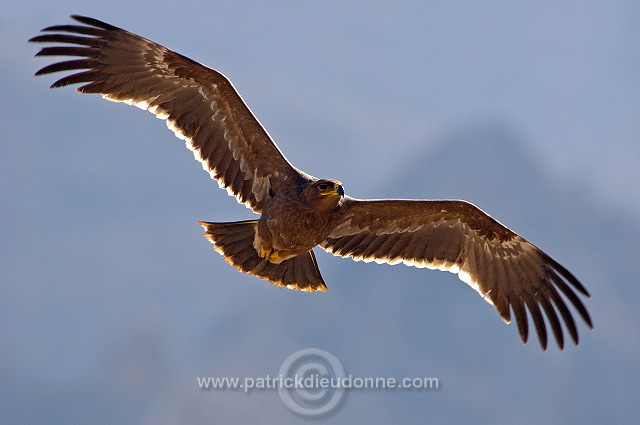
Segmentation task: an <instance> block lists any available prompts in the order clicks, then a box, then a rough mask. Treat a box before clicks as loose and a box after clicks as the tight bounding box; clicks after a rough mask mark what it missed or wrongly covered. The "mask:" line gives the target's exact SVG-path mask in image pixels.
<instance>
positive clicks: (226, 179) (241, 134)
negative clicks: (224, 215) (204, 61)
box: [30, 16, 302, 212]
mask: <svg viewBox="0 0 640 425" xmlns="http://www.w3.org/2000/svg"><path fill="white" fill-rule="evenodd" d="M73 19H75V20H76V21H78V22H81V23H83V24H85V25H86V26H82V25H58V26H53V27H49V28H46V29H45V30H44V31H46V32H47V34H44V35H40V36H37V37H34V38H32V39H31V40H30V41H32V42H37V43H58V44H59V45H56V46H51V47H44V48H42V50H40V52H38V54H37V56H76V57H77V56H79V57H82V58H87V59H79V60H78V59H74V60H69V61H63V62H59V63H55V64H52V65H49V66H46V67H44V68H42V69H41V70H40V71H38V73H37V75H42V74H48V73H52V72H58V71H75V70H80V69H87V71H84V72H80V73H75V74H71V75H69V76H67V77H63V78H61V79H59V80H58V81H56V82H55V83H54V84H53V85H52V87H62V86H65V85H68V84H76V83H88V84H86V85H84V86H82V87H80V88H79V89H78V90H79V91H81V92H83V93H101V94H102V95H103V97H105V98H107V99H109V100H113V101H117V102H127V103H131V104H134V105H136V106H139V107H142V108H144V109H149V110H150V111H152V112H154V113H155V114H156V116H158V117H159V118H163V119H167V118H168V121H167V125H168V126H169V127H170V128H171V129H172V130H173V131H174V132H175V133H176V135H177V136H178V137H180V138H183V139H186V140H187V146H188V147H190V148H192V150H193V152H194V156H195V157H196V159H197V160H199V161H200V162H201V163H202V164H203V168H205V170H206V171H208V172H209V173H210V174H211V175H212V177H213V178H215V179H217V180H218V183H219V184H220V185H221V186H222V187H224V188H226V189H227V190H228V191H229V193H230V194H232V195H234V196H236V197H237V198H238V200H239V201H240V202H242V203H244V204H246V205H247V206H249V207H250V208H252V209H253V210H254V211H256V212H260V211H262V209H264V207H265V205H266V204H267V203H268V202H269V200H270V199H271V198H272V196H274V195H275V193H276V192H277V191H278V189H279V188H280V187H281V186H282V185H283V184H284V181H285V179H290V180H289V181H292V180H299V179H300V178H302V174H301V173H300V172H299V171H298V170H297V169H295V168H294V167H293V166H292V165H291V164H290V163H289V162H288V161H287V160H286V158H285V157H284V156H283V155H282V153H281V152H280V150H279V149H278V147H277V146H276V145H275V144H274V143H273V141H272V140H271V138H270V137H269V135H268V134H267V132H266V131H265V130H264V128H263V127H262V126H261V124H260V123H259V122H258V120H257V119H256V118H255V117H254V116H253V114H252V113H251V111H250V110H249V108H248V107H247V106H246V105H245V104H244V102H243V100H242V98H241V97H240V96H239V95H238V93H237V92H236V91H235V89H234V88H233V86H232V85H231V83H230V82H229V80H227V78H226V77H224V76H223V75H222V74H220V73H219V72H217V71H215V70H213V69H210V68H207V67H206V66H204V65H201V64H199V63H197V62H195V61H193V60H191V59H189V58H187V57H185V56H182V55H180V54H178V53H176V52H173V51H171V50H169V49H167V48H165V47H163V46H161V45H159V44H157V43H154V42H153V41H150V40H147V39H145V38H143V37H140V36H138V35H136V34H133V33H130V32H128V31H125V30H123V29H120V28H117V27H115V26H113V25H109V24H107V23H105V22H101V21H98V20H96V19H92V18H87V17H81V16H73ZM87 35H89V36H91V37H87ZM79 46H83V47H79ZM84 46H86V47H84ZM205 123H206V124H205ZM212 123H213V128H209V127H211V126H212V125H211V124H212ZM205 125H206V126H207V129H206V131H200V127H201V126H205ZM211 155H215V156H211ZM241 166H242V167H241ZM256 179H260V181H258V182H256V181H255V180H256Z"/></svg>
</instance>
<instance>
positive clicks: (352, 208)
mask: <svg viewBox="0 0 640 425" xmlns="http://www.w3.org/2000/svg"><path fill="white" fill-rule="evenodd" d="M343 211H344V212H343V214H342V215H341V216H340V218H339V219H338V220H337V223H336V226H335V228H334V229H333V230H332V231H331V233H330V234H329V235H328V237H327V238H326V240H324V241H323V242H322V243H321V244H320V246H321V247H322V248H324V249H325V250H327V251H329V252H331V253H332V254H334V255H338V256H342V257H352V258H353V259H354V260H357V261H359V260H362V261H367V262H369V261H375V262H377V263H389V264H396V263H400V262H402V263H405V264H407V265H410V266H416V267H427V268H430V269H439V270H446V271H449V272H452V273H456V274H458V276H459V278H460V279H461V280H462V281H464V282H466V283H467V284H469V285H470V286H471V287H472V288H473V289H475V290H476V291H478V293H480V295H481V296H482V297H483V298H484V299H485V300H487V301H488V302H489V303H490V304H493V305H494V306H495V307H496V309H497V310H498V312H499V314H500V316H501V317H502V319H503V320H504V321H505V322H507V323H509V322H510V320H511V314H510V308H511V310H512V311H513V314H514V316H515V318H516V321H517V323H518V330H519V333H520V337H521V338H522V341H523V342H524V343H526V342H527V337H528V332H529V331H528V320H527V313H526V310H528V311H529V314H530V316H531V318H532V319H533V323H534V325H535V327H536V330H537V333H538V337H539V340H540V345H541V346H542V348H543V349H546V347H547V331H546V327H545V322H544V319H543V315H546V317H547V321H548V322H549V324H550V326H551V329H552V330H553V333H554V335H555V338H556V340H557V342H558V346H559V347H560V349H562V348H563V347H564V338H563V331H562V326H561V324H560V320H559V318H558V314H557V312H559V315H560V317H561V318H562V321H563V322H564V325H565V326H566V328H567V330H568V331H569V333H570V335H571V337H572V339H573V341H574V342H575V343H576V344H578V331H577V328H576V324H575V322H574V320H573V317H572V315H571V313H570V311H569V308H568V307H567V304H566V302H565V299H564V298H566V299H567V300H569V302H570V303H571V304H572V305H573V306H574V307H575V309H576V310H577V311H578V313H579V314H580V316H581V317H582V318H583V319H584V321H585V322H586V323H587V324H588V325H589V327H592V323H591V318H590V317H589V313H588V312H587V310H586V308H585V307H584V305H583V304H582V302H581V300H580V299H579V298H578V296H577V294H576V290H577V291H578V292H580V293H582V294H583V295H586V296H589V294H588V292H587V290H586V289H585V288H584V287H583V286H582V284H581V283H580V282H579V281H578V280H577V279H576V278H575V277H574V276H573V275H572V274H571V273H570V272H569V271H567V269H565V268H564V267H563V266H561V265H560V264H558V263H557V262H556V261H555V260H553V259H552V258H551V257H549V256H548V255H547V254H545V253H544V252H542V251H541V250H540V249H538V248H537V247H535V246H534V245H533V244H531V243H529V242H528V241H526V240H525V239H524V238H522V237H520V236H519V235H517V234H516V233H514V232H512V231H511V230H509V229H507V228H506V227H504V226H503V225H502V224H500V223H498V222H497V221H496V220H494V219H493V218H492V217H490V216H489V215H487V214H486V213H484V212H483V211H482V210H480V209H479V208H477V207H476V206H474V205H472V204H470V203H468V202H465V201H412V200H356V199H353V198H346V199H345V203H344V206H343ZM560 294H563V295H564V298H563V297H562V296H561V295H560Z"/></svg>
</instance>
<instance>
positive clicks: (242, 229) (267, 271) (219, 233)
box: [200, 220, 327, 292]
mask: <svg viewBox="0 0 640 425" xmlns="http://www.w3.org/2000/svg"><path fill="white" fill-rule="evenodd" d="M200 225H201V226H202V227H203V228H204V229H205V232H204V236H205V237H206V238H207V239H209V240H210V241H211V243H213V247H214V249H215V250H216V251H218V252H219V253H220V254H221V255H222V256H223V257H224V259H225V261H226V262H227V263H229V264H231V265H232V266H234V267H235V268H237V269H238V270H240V271H241V272H244V273H248V274H250V275H254V276H257V277H259V278H260V279H264V280H268V281H269V282H270V283H272V284H273V285H276V286H283V287H287V288H289V289H298V290H301V291H307V292H315V291H326V290H327V286H326V285H325V283H324V281H323V280H322V276H321V275H320V270H319V269H318V264H317V262H316V257H315V255H314V254H313V251H307V252H305V253H304V254H300V255H298V256H296V257H293V258H290V259H288V260H284V261H282V262H281V263H280V264H273V263H270V262H269V261H267V260H266V259H264V258H260V256H259V255H258V252H257V251H256V249H255V248H254V247H253V240H254V237H255V234H256V229H257V228H258V221H256V220H249V221H236V222H232V223H208V222H204V221H201V222H200Z"/></svg>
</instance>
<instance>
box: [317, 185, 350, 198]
mask: <svg viewBox="0 0 640 425" xmlns="http://www.w3.org/2000/svg"><path fill="white" fill-rule="evenodd" d="M320 194H321V195H324V196H335V195H339V196H344V189H343V187H342V185H341V184H340V183H334V184H333V188H332V189H331V190H328V191H326V192H321V193H320Z"/></svg>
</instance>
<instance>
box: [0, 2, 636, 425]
mask: <svg viewBox="0 0 640 425" xmlns="http://www.w3.org/2000/svg"><path fill="white" fill-rule="evenodd" d="M10 3H11V4H5V5H3V7H2V10H0V72H1V73H2V76H3V78H2V80H1V81H0V92H1V93H2V95H1V97H0V122H1V123H2V127H3V134H2V137H1V141H0V150H1V151H0V181H1V182H2V183H1V184H0V197H1V199H2V207H1V208H0V235H1V237H0V338H1V340H2V342H3V344H2V346H3V348H2V349H1V350H0V423H4V424H14V425H19V424H34V423H48V424H70V423H101V424H160V425H163V424H210V423H228V424H232V423H252V422H253V423H278V424H289V423H300V421H305V419H304V418H300V417H298V416H296V415H294V414H293V413H291V412H290V411H289V410H287V409H286V408H285V407H284V406H283V404H282V403H281V402H280V399H279V397H278V394H277V391H256V392H253V393H250V394H248V395H247V394H244V393H243V392H240V391H202V390H200V389H199V388H198V386H197V383H196V377H200V376H240V377H244V376H253V377H259V376H264V375H267V374H269V375H272V376H273V375H276V374H277V372H278V370H279V368H280V366H281V364H282V362H283V361H284V360H285V359H286V358H287V357H288V356H289V355H290V354H291V353H293V352H295V351H297V350H300V349H304V348H309V347H317V348H320V349H323V350H326V351H328V352H330V353H332V354H333V355H334V356H336V357H337V358H338V359H339V360H340V361H341V362H342V364H343V365H344V367H345V369H346V371H347V372H348V373H350V374H353V375H354V376H362V377H364V376H383V377H397V378H402V377H414V376H421V377H422V376H424V377H431V376H435V377H438V378H439V380H440V383H441V388H440V389H439V390H437V391H367V390H362V391H352V392H349V394H348V395H347V398H346V400H345V401H344V403H343V404H342V405H341V407H340V409H339V410H337V411H336V412H334V414H333V415H332V416H330V417H327V418H323V419H319V420H317V421H318V422H320V423H322V422H331V423H345V424H346V423H356V422H357V423H391V422H394V423H415V422H418V421H420V422H427V421H437V422H445V421H447V422H450V423H472V422H477V423H485V424H538V423H581V424H602V423H638V421H639V420H640V408H638V403H637V394H638V393H639V392H640V363H639V362H638V356H639V355H640V313H639V312H638V307H637V305H638V300H639V299H640V297H639V295H640V290H639V287H638V282H639V281H640V267H639V266H638V264H639V262H638V260H639V254H640V220H639V219H638V217H640V191H639V190H638V183H639V182H640V143H639V141H640V140H639V138H640V120H639V119H638V114H639V112H640V96H639V89H640V87H639V86H640V79H639V78H638V75H640V56H639V52H640V50H639V44H638V39H639V38H640V26H638V22H639V19H640V4H639V3H638V2H634V1H630V0H612V1H608V2H599V1H582V2H579V1H561V2H557V1H547V0H542V1H538V2H527V3H513V2H507V1H486V2H474V1H469V0H467V1H452V2H435V1H394V2H379V1H346V2H345V1H330V0H328V1H324V2H307V1H297V2H293V1H290V2H288V1H269V2H264V1H191V0H184V1H180V2H173V3H165V4H160V3H158V2H151V1H147V0H142V1H137V2H130V1H127V2H125V1H119V0H115V1H111V2H98V1H86V0H83V1H79V0H59V1H56V2H44V1H31V0H26V1H23V2H20V3H19V2H10ZM18 3H19V4H18ZM72 13H77V14H84V15H88V16H92V17H95V18H98V19H101V20H104V21H107V22H109V23H112V24H114V25H117V26H120V27H123V28H125V29H128V30H130V31H133V32H135V33H138V34H141V35H143V36H145V37H147V38H151V39H153V40H155V41H157V42H159V43H162V44H164V45H166V46H167V47H169V48H172V49H174V50H177V51H178V52H180V53H182V54H185V55H187V56H189V57H191V58H193V59H195V60H197V61H199V62H202V63H204V64H206V65H209V66H211V67H213V68H216V69H218V70H220V71H221V72H223V73H224V74H226V75H227V76H228V77H229V78H230V79H231V80H232V81H233V83H234V85H235V86H236V88H237V89H238V91H239V92H240V93H241V95H242V96H243V97H244V99H245V101H246V102H247V103H248V104H249V106H250V107H251V108H252V110H253V111H254V113H255V114H256V115H257V116H258V118H259V119H260V120H261V122H262V123H263V124H264V125H265V127H266V128H267V129H268V131H269V132H270V134H271V136H272V137H273V138H274V139H275V140H276V142H277V143H278V144H279V146H280V148H281V149H282V150H283V152H284V153H285V155H286V156H287V157H288V159H289V160H290V161H291V162H292V163H293V164H294V165H296V166H297V167H298V168H300V169H302V170H305V171H306V172H309V173H310V174H313V175H315V176H318V177H330V178H336V179H339V180H341V181H342V182H343V183H344V185H345V188H346V191H347V193H348V194H349V195H351V196H354V197H360V198H369V197H402V198H460V199H466V200H468V201H470V202H473V203H475V204H476V205H478V206H479V207H480V208H482V209H484V210H485V211H487V212H489V213H490V214H492V215H493V216H494V217H495V218H496V219H498V220H499V221H501V222H502V223H504V224H505V225H507V226H508V227H510V228H512V229H515V230H516V231H517V232H518V233H520V234H521V235H522V236H524V237H525V238H527V239H529V240H530V241H532V242H533V243H535V244H536V245H538V246H539V247H540V248H542V249H543V250H545V251H546V252H547V253H548V254H550V255H551V256H553V257H554V258H555V259H556V260H558V261H559V262H560V263H562V264H563V265H565V266H566V267H567V268H568V269H569V270H571V271H572V272H573V273H574V274H575V275H576V276H578V277H579V278H580V279H581V280H582V282H583V283H584V285H585V286H586V287H587V288H588V289H589V291H591V293H592V295H593V298H592V299H590V300H587V301H586V305H587V308H588V309H589V311H590V313H591V315H592V317H593V320H594V324H595V330H594V331H592V332H591V331H589V330H588V329H587V328H586V326H584V325H583V324H582V323H581V324H580V325H579V330H580V336H581V343H580V346H578V347H574V346H572V345H569V344H568V346H567V348H566V349H565V350H564V351H563V352H560V351H559V350H558V349H557V347H556V346H555V345H553V344H550V349H549V350H548V351H547V352H546V353H543V352H542V351H541V350H540V348H539V347H538V346H537V341H536V340H535V338H532V340H531V342H530V343H529V344H528V345H526V346H525V345H522V344H521V343H520V340H519V338H518V334H517V328H516V326H515V325H509V326H507V325H504V324H503V322H502V321H501V320H500V318H499V316H498V314H497V312H496V311H495V309H494V308H493V307H492V306H490V305H489V304H487V303H485V302H484V301H483V300H482V299H481V298H480V297H478V295H477V293H476V292H475V291H473V290H471V289H470V288H469V287H467V286H466V285H465V284H463V283H462V282H461V281H459V280H458V279H457V277H456V276H455V275H452V274H449V273H443V272H438V271H429V270H419V269H412V268H409V267H405V266H401V265H398V266H394V267H391V266H382V265H375V264H364V263H355V262H353V261H350V260H346V259H340V258H335V257H333V256H331V255H330V254H327V253H324V252H317V255H318V261H319V263H320V269H321V270H322V273H323V276H324V278H325V280H326V282H327V284H328V286H329V292H328V293H323V294H307V293H298V292H295V291H291V290H286V289H280V288H276V287H272V286H271V285H269V284H267V283H266V282H264V281H261V280H259V279H256V278H254V277H251V276H247V275H243V274H240V273H238V272H237V271H236V270H235V269H233V268H232V267H230V266H229V265H227V264H226V263H225V262H224V261H223V260H222V258H221V257H220V255H218V254H217V253H215V252H214V251H213V249H212V246H211V244H210V243H209V242H208V241H207V240H206V239H205V238H203V237H202V228H201V227H200V226H199V225H198V224H197V221H198V220H208V221H233V220H240V219H251V218H253V217H254V215H253V213H251V211H250V210H248V209H246V208H245V207H243V206H241V205H239V204H237V203H236V201H235V200H234V199H233V198H231V197H229V196H227V194H226V192H225V191H223V190H220V189H218V186H217V184H216V183H215V182H213V181H211V180H210V179H209V177H208V175H207V174H206V173H205V172H203V171H202V169H201V167H200V165H199V164H198V163H197V162H195V161H194V160H193V157H192V154H191V153H190V152H189V151H188V150H186V149H185V148H184V146H183V142H181V141H179V140H178V139H176V138H175V137H174V136H173V134H172V133H171V132H169V131H168V130H167V129H166V127H165V125H164V124H163V123H162V122H160V121H159V120H156V119H154V118H153V116H151V115H150V114H149V113H147V112H144V111H140V110H138V109H137V108H131V107H128V106H125V105H123V104H116V103H111V102H106V101H104V100H102V99H100V97H99V96H96V95H93V96H87V95H79V94H76V93H74V91H73V90H71V89H69V88H66V89H60V90H55V91H51V90H48V88H47V87H48V86H49V85H50V84H51V83H52V82H53V81H54V77H55V76H47V77H40V78H34V77H33V73H34V72H35V71H36V70H37V69H39V68H41V67H43V66H45V65H46V64H48V63H50V61H51V59H50V58H49V59H40V58H36V59H34V58H33V55H34V54H35V53H36V51H37V50H38V48H39V47H40V46H36V45H30V44H27V42H26V40H27V39H29V38H30V37H32V36H35V35H36V34H37V33H38V31H39V30H40V29H41V28H43V27H46V26H50V25H55V24H66V23H70V19H69V18H68V15H69V14H72Z"/></svg>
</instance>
